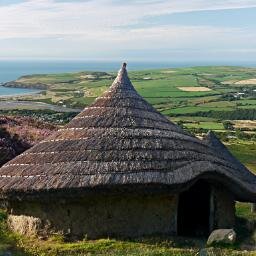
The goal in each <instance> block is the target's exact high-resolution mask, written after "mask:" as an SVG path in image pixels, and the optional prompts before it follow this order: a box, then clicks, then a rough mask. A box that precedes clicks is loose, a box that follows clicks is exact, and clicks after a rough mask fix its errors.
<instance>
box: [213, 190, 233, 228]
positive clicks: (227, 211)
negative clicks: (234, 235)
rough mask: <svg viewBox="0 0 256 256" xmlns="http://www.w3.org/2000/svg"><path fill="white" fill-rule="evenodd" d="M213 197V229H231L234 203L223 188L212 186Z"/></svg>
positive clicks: (230, 195) (229, 194)
mask: <svg viewBox="0 0 256 256" xmlns="http://www.w3.org/2000/svg"><path fill="white" fill-rule="evenodd" d="M212 196H213V207H214V213H213V229H217V228H233V227H234V225H235V201H234V198H233V196H232V194H231V193H230V192H229V191H228V190H226V189H225V188H223V187H220V186H214V187H213V189H212Z"/></svg>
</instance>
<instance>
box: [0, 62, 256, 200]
mask: <svg viewBox="0 0 256 256" xmlns="http://www.w3.org/2000/svg"><path fill="white" fill-rule="evenodd" d="M200 177H206V178H213V179H215V180H218V181H220V182H222V183H224V184H225V185H227V186H228V187H229V188H230V190H231V191H233V193H234V195H235V196H236V198H237V199H239V200H250V201H253V200H255V198H256V177H255V176H254V175H253V174H252V173H250V172H249V171H248V170H246V169H244V170H241V168H240V166H237V163H234V162H232V161H229V160H227V159H225V158H224V157H221V156H220V155H218V154H216V152H215V150H214V149H213V148H212V147H210V146H208V145H207V144H206V143H205V142H203V141H200V140H199V139H197V138H195V137H193V136H190V135H188V134H187V133H186V132H184V131H183V130H182V129H181V128H180V127H179V126H177V125H175V124H174V123H172V122H170V121H169V120H168V119H167V118H166V117H164V116H163V115H161V114H160V113H158V112H157V111H156V110H155V109H154V108H153V107H152V106H151V105H150V104H148V103H147V102H146V101H145V100H144V99H143V98H142V97H141V96H140V95H138V93H137V92H136V90H135V89H134V87H133V85H132V84H131V82H130V80H129V78H128V75H127V71H126V65H123V67H122V69H121V70H120V71H119V73H118V76H117V78H116V79H115V81H114V82H113V84H112V86H111V87H110V88H109V90H108V91H106V92H105V93H104V94H103V95H102V96H101V97H99V98H98V99H96V101H95V102H94V103H93V104H92V105H91V106H90V107H89V108H86V109H84V111H82V112H81V113H80V114H79V115H78V116H77V117H75V118H74V119H73V120H72V121H71V122H70V123H69V124H68V125H67V126H66V127H64V128H63V129H60V130H59V131H57V132H55V133H54V134H53V135H52V136H50V137H49V138H48V139H46V140H44V141H42V142H41V143H39V144H37V145H36V146H34V147H32V148H31V149H29V150H28V151H26V152H25V153H23V154H21V155H20V156H18V157H16V158H15V159H13V160H12V161H10V162H8V163H7V164H5V165H4V166H3V167H2V168H1V169H0V193H1V194H2V196H7V197H8V196H9V197H10V196H13V195H17V194H18V195H19V196H21V195H23V196H27V195H37V196H41V195H43V194H45V193H46V194H47V192H48V193H49V192H53V193H55V194H56V195H57V194H60V191H62V192H63V191H69V192H71V191H72V192H73V193H74V192H77V191H79V193H82V192H85V191H91V190H94V191H95V190H96V189H111V190H112V189H113V188H118V189H120V188H121V189H124V188H126V189H128V188H131V187H133V188H134V189H136V188H138V187H143V188H145V187H146V188H147V189H149V188H151V187H154V188H156V187H157V188H165V189H166V188H167V189H180V188H181V187H182V186H181V185H182V184H188V183H189V182H194V181H195V180H196V179H198V178H200ZM73 193H62V194H61V195H62V196H63V197H65V196H68V195H69V196H70V195H72V194H73Z"/></svg>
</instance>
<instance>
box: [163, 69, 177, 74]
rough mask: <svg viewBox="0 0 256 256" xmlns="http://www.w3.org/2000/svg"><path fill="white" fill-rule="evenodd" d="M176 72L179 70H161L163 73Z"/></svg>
mask: <svg viewBox="0 0 256 256" xmlns="http://www.w3.org/2000/svg"><path fill="white" fill-rule="evenodd" d="M175 72H177V71H175V70H164V71H161V73H163V74H171V73H175Z"/></svg>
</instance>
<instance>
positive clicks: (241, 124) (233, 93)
mask: <svg viewBox="0 0 256 256" xmlns="http://www.w3.org/2000/svg"><path fill="white" fill-rule="evenodd" d="M115 76H116V73H105V72H80V73H65V74H51V75H32V76H25V77H22V78H20V79H18V80H17V81H16V82H17V84H18V85H19V86H22V87H34V86H35V84H43V85H44V86H45V87H46V90H45V91H44V92H42V93H40V94H38V95H31V96H22V97H18V99H17V97H15V100H20V99H22V100H26V101H29V102H30V103H31V109H33V102H34V101H39V102H46V103H49V104H54V105H58V106H65V107H71V108H83V107H85V106H88V105H90V104H91V103H92V102H93V101H94V99H95V98H96V97H98V96H100V95H101V93H103V92H104V91H105V90H106V89H107V88H108V87H109V86H110V85H111V83H112V82H113V79H114V78H115ZM129 77H130V79H131V81H132V83H133V84H134V86H135V88H136V89H137V91H138V92H139V93H140V94H141V95H142V96H143V97H144V98H145V99H146V100H147V101H148V102H150V103H151V104H152V105H153V106H154V107H155V108H157V109H158V110H159V111H160V112H161V113H163V114H164V115H166V116H167V117H168V118H169V119H170V120H172V121H174V122H176V123H178V124H179V125H181V126H182V127H183V128H184V129H186V130H187V131H189V132H190V133H193V134H195V135H197V136H199V137H202V136H204V135H205V133H206V132H207V131H208V130H214V131H215V132H216V134H217V136H218V137H219V138H220V139H221V140H222V141H224V143H225V144H226V145H227V147H228V148H229V149H230V151H231V152H232V153H233V154H234V155H235V156H236V157H237V158H238V159H239V160H240V161H241V162H242V163H243V164H245V165H246V166H247V167H248V168H249V169H250V170H251V171H252V172H255V173H256V121H255V120H256V84H250V83H248V84H239V81H243V80H248V79H253V78H256V68H244V67H191V68H170V69H161V70H144V71H132V72H129ZM17 84H16V85H15V86H17ZM179 87H191V88H193V91H184V90H181V89H179ZM202 87H203V88H205V87H206V88H208V89H209V90H208V91H200V88H202ZM197 89H198V90H199V91H197ZM191 90H192V89H191ZM14 109H15V107H14ZM0 113H1V112H0ZM6 113H7V114H14V115H30V116H33V117H36V116H38V117H39V118H40V119H42V120H46V121H50V122H51V121H52V122H56V121H57V120H56V119H60V116H59V115H57V116H56V114H54V113H52V112H49V111H48V112H47V111H44V110H42V111H38V110H36V111H35V110H31V111H27V110H22V109H19V108H17V109H16V110H13V111H12V110H10V109H9V110H6V112H4V113H3V114H6ZM54 115H55V116H54ZM73 115H74V113H73V114H70V116H68V115H67V114H65V116H63V114H62V115H61V119H62V120H63V122H62V123H61V124H64V123H65V122H67V121H68V120H70V117H73ZM251 120H254V121H251ZM236 215H237V227H236V230H237V231H238V232H239V237H238V242H237V244H236V245H235V246H234V247H232V248H208V254H200V253H199V251H200V250H201V249H202V247H204V246H205V240H195V239H188V238H181V239H177V238H170V237H168V238H144V239H135V240H125V241H122V240H112V239H103V240H96V241H87V240H86V239H85V240H84V241H80V242H76V243H66V242H64V241H63V238H62V237H61V236H55V237H52V238H51V239H50V240H47V241H43V240H38V239H35V238H30V239H27V238H24V237H20V236H17V235H15V234H12V233H10V232H8V231H7V230H6V224H5V214H4V213H3V212H1V213H0V255H2V254H1V252H3V251H12V252H15V253H14V254H12V255H21V256H26V255H27V256H30V255H31V256H32V255H38V256H45V255H120V256H121V255H152V256H153V255H170V256H171V255H173V256H174V255H177V256H179V255H184V256H190V255H191V256H192V255H193V256H194V255H213V256H214V255H216V256H218V255H219V256H224V255H225V256H229V255H231V256H232V255H256V253H255V252H248V251H242V248H243V247H242V245H243V243H248V241H249V242H250V243H255V241H256V237H255V234H251V233H250V232H249V231H248V229H247V224H248V221H254V222H255V221H256V215H255V214H252V213H250V205H249V204H246V203H237V204H236ZM6 255H8V254H6Z"/></svg>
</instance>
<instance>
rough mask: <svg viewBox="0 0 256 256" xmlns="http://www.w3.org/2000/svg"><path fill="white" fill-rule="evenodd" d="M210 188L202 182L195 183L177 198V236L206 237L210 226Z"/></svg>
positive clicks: (206, 183)
mask: <svg viewBox="0 0 256 256" xmlns="http://www.w3.org/2000/svg"><path fill="white" fill-rule="evenodd" d="M210 196H211V188H210V185H209V183H208V182H206V181H204V180H199V181H197V182H196V183H195V184H194V185H193V186H192V187H190V188H189V189H188V190H186V191H184V192H182V193H181V194H180V196H179V205H178V220H177V221H178V235H181V236H208V235H209V229H210V228H209V226H210Z"/></svg>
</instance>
